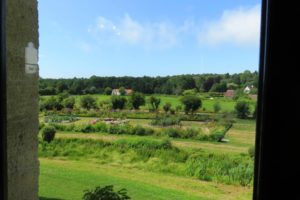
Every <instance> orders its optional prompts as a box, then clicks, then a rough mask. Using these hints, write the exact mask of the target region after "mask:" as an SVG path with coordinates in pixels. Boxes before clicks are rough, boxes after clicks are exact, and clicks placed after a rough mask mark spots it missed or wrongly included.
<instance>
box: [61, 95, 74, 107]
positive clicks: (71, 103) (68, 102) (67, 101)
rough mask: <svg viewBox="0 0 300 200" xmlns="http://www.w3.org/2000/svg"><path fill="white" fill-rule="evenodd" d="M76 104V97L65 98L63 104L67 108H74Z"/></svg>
mask: <svg viewBox="0 0 300 200" xmlns="http://www.w3.org/2000/svg"><path fill="white" fill-rule="evenodd" d="M74 105H75V98H74V97H68V98H66V99H64V100H63V106H64V107H65V108H70V109H73V108H74Z"/></svg>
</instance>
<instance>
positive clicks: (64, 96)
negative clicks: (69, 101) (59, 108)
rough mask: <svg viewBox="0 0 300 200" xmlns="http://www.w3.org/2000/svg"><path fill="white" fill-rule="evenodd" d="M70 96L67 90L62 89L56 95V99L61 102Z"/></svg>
mask: <svg viewBox="0 0 300 200" xmlns="http://www.w3.org/2000/svg"><path fill="white" fill-rule="evenodd" d="M69 96H70V94H69V93H68V92H67V91H64V92H62V93H59V94H58V95H57V98H58V101H59V102H62V101H63V100H64V99H66V98H68V97H69Z"/></svg>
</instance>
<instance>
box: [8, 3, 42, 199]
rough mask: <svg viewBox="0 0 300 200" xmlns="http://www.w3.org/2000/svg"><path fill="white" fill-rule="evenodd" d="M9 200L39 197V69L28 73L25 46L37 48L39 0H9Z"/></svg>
mask: <svg viewBox="0 0 300 200" xmlns="http://www.w3.org/2000/svg"><path fill="white" fill-rule="evenodd" d="M6 12H7V15H6V45H7V47H6V48H7V50H6V54H7V150H8V151H7V158H8V163H7V164H8V200H37V199H38V175H39V163H38V157H37V147H38V139H37V134H38V73H36V74H26V73H25V47H26V46H27V45H28V43H29V42H32V43H33V44H34V45H35V47H36V48H38V46H39V43H38V11H37V0H7V1H6Z"/></svg>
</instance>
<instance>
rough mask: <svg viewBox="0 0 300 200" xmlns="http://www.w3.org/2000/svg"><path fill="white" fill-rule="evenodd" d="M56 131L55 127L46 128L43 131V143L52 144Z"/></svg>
mask: <svg viewBox="0 0 300 200" xmlns="http://www.w3.org/2000/svg"><path fill="white" fill-rule="evenodd" d="M55 133H56V130H55V128H54V127H53V126H45V127H44V128H43V130H42V138H43V141H46V142H48V143H50V142H51V141H52V140H54V137H55Z"/></svg>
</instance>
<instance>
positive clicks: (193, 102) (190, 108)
mask: <svg viewBox="0 0 300 200" xmlns="http://www.w3.org/2000/svg"><path fill="white" fill-rule="evenodd" d="M181 102H182V103H183V105H184V111H185V113H186V114H188V113H189V112H191V113H192V114H193V113H194V112H195V111H196V110H198V109H199V108H201V106H202V101H201V99H200V98H199V97H197V96H191V95H188V96H184V97H182V99H181Z"/></svg>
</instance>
